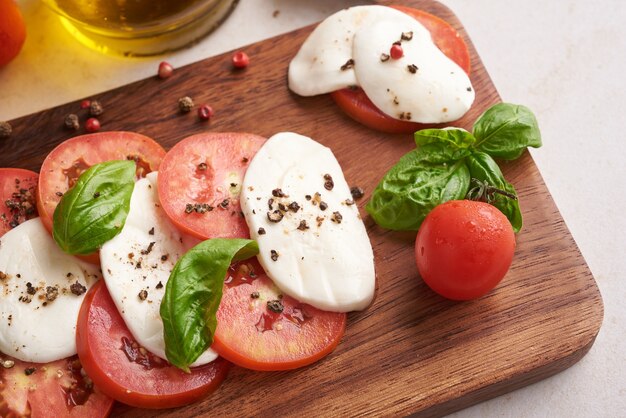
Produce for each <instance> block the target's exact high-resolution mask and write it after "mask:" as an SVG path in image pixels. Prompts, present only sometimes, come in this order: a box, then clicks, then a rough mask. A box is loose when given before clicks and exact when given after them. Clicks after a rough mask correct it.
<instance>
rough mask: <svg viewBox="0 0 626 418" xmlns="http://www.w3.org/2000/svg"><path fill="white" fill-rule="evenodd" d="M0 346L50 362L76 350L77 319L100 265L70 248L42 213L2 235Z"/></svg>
mask: <svg viewBox="0 0 626 418" xmlns="http://www.w3.org/2000/svg"><path fill="white" fill-rule="evenodd" d="M0 272H1V273H0V292H1V297H0V351H1V352H3V353H5V354H7V355H10V356H12V357H15V358H17V359H19V360H22V361H28V362H35V363H47V362H51V361H55V360H60V359H62V358H65V357H69V356H72V355H74V354H76V321H77V319H78V311H79V310H80V305H81V303H82V301H83V299H84V297H85V292H86V290H88V289H89V288H90V287H91V285H92V284H93V283H95V282H96V281H97V280H98V278H99V273H98V267H97V266H93V265H91V264H89V263H86V262H83V261H81V260H80V259H78V258H76V257H74V256H71V255H69V254H66V253H64V252H63V251H62V250H61V249H60V248H59V247H58V246H57V244H56V242H54V240H53V239H52V237H51V236H50V234H49V233H48V231H47V230H46V229H45V228H44V226H43V224H42V223H41V220H40V219H39V218H34V219H31V220H29V221H26V222H24V223H22V224H20V225H19V226H17V227H16V228H14V229H12V230H10V231H9V232H7V233H6V234H5V235H4V236H2V238H0Z"/></svg>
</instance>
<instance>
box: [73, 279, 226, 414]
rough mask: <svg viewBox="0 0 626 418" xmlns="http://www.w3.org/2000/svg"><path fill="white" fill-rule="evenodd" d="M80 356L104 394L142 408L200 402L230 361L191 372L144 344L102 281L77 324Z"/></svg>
mask: <svg viewBox="0 0 626 418" xmlns="http://www.w3.org/2000/svg"><path fill="white" fill-rule="evenodd" d="M76 345H77V350H78V357H79V358H80V360H81V362H82V363H83V367H84V368H85V371H86V372H87V374H88V375H89V376H90V377H91V379H92V380H93V382H94V383H95V384H96V385H97V386H98V387H100V388H101V389H102V391H103V392H104V393H106V394H107V395H109V396H111V397H112V398H114V399H116V400H118V401H120V402H124V403H126V404H128V405H132V406H136V407H139V408H172V407H176V406H182V405H186V404H189V403H191V402H195V401H197V400H198V399H200V398H202V397H204V396H206V395H207V394H209V393H211V392H213V391H214V390H215V389H217V388H218V387H219V385H220V384H221V383H222V381H223V380H224V379H225V378H226V375H227V374H228V369H229V368H230V363H228V362H227V361H225V360H224V359H222V358H217V359H216V360H215V361H213V362H211V363H209V364H207V365H204V366H200V367H196V368H193V369H191V373H189V374H187V373H185V372H183V371H182V370H180V369H178V368H176V367H174V366H171V365H170V364H169V363H167V362H166V361H165V360H161V359H160V358H158V357H156V356H154V355H152V354H151V353H149V352H146V351H145V350H144V349H143V348H142V347H140V346H139V345H138V344H137V342H136V341H135V339H134V338H133V336H132V335H131V333H130V331H129V330H128V328H127V327H126V325H125V324H124V320H123V319H122V317H121V316H120V314H119V312H118V311H117V308H116V307H115V304H114V302H113V300H112V299H111V296H110V295H109V292H108V290H107V288H106V286H105V284H104V281H102V280H100V281H99V282H98V283H96V284H95V285H94V286H93V287H92V288H91V289H90V290H89V292H88V293H87V295H86V296H85V300H84V301H83V304H82V306H81V309H80V313H79V315H78V325H77V327H76Z"/></svg>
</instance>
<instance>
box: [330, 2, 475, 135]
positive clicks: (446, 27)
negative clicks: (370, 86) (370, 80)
mask: <svg viewBox="0 0 626 418" xmlns="http://www.w3.org/2000/svg"><path fill="white" fill-rule="evenodd" d="M391 7H393V8H394V9H398V10H400V11H401V12H404V13H406V14H408V15H409V16H412V17H414V18H415V19H417V20H418V21H419V22H420V23H421V24H422V25H424V26H425V27H426V29H428V30H429V31H430V33H431V35H432V38H433V41H434V42H435V45H437V47H438V48H439V49H440V50H441V51H442V52H443V53H444V54H446V56H448V58H450V59H451V60H452V61H454V62H456V63H457V64H458V65H459V66H460V67H461V68H462V69H463V70H465V72H466V73H467V74H469V73H470V55H469V50H468V48H467V44H466V43H465V41H464V40H463V38H461V36H460V35H459V33H458V32H457V31H456V30H455V29H454V28H453V27H452V26H450V24H448V23H447V22H446V21H445V20H442V19H440V18H438V17H437V16H433V15H431V14H430V13H426V12H424V11H422V10H418V9H413V8H411V7H405V6H391ZM331 97H332V98H333V100H334V101H335V103H337V105H338V106H339V107H340V108H341V110H343V111H344V112H345V113H346V114H348V116H350V117H351V118H352V119H354V120H356V121H357V122H360V123H362V124H363V125H365V126H367V127H368V128H372V129H376V130H379V131H383V132H389V133H412V132H415V131H418V130H420V129H425V128H429V127H432V126H436V125H433V124H421V123H416V122H407V121H402V120H398V119H394V118H392V117H391V116H388V115H386V114H385V113H383V112H381V111H380V110H379V109H378V108H377V107H376V106H375V105H374V104H373V103H372V101H371V100H370V99H369V98H368V97H367V95H366V94H365V92H364V91H363V90H361V89H360V88H348V89H342V90H337V91H335V92H332V93H331Z"/></svg>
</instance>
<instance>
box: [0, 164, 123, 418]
mask: <svg viewBox="0 0 626 418" xmlns="http://www.w3.org/2000/svg"><path fill="white" fill-rule="evenodd" d="M36 184H37V173H34V172H32V171H29V170H22V169H17V168H3V169H0V201H1V202H5V203H4V205H3V206H2V209H1V210H0V213H1V215H0V217H2V222H1V223H0V236H2V235H4V233H5V232H7V230H8V229H10V228H12V227H13V225H14V224H13V223H12V222H18V223H19V222H22V221H24V220H25V219H28V218H30V217H32V216H36V210H35V206H34V204H35V203H34V197H35V186H36ZM7 201H11V202H12V203H9V204H7V203H6V202H7ZM26 203H29V204H30V205H31V206H28V205H26ZM16 204H19V205H20V206H18V207H16V206H15V205H16ZM31 207H32V212H31V211H30V210H29V209H28V208H31ZM5 218H8V219H10V221H9V223H6V222H5V220H6V219H5ZM0 357H1V358H2V361H3V362H4V363H3V365H2V367H0V417H16V416H17V417H21V416H30V417H31V418H45V417H55V418H57V417H58V418H64V417H86V418H101V417H106V416H107V415H108V414H109V412H110V410H111V408H112V407H113V399H111V398H109V397H108V396H106V395H104V394H103V393H102V392H101V391H100V390H99V389H98V388H97V387H95V386H94V385H93V384H92V383H91V381H90V380H89V379H88V378H86V377H85V376H83V374H82V373H81V364H80V361H79V360H78V358H77V357H75V356H74V357H72V358H69V359H63V360H58V361H54V362H50V363H45V364H40V363H28V362H24V361H20V360H17V359H13V358H11V357H9V356H6V355H0ZM11 364H12V365H11Z"/></svg>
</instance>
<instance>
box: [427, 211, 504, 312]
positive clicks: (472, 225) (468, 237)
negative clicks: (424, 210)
mask: <svg viewBox="0 0 626 418" xmlns="http://www.w3.org/2000/svg"><path fill="white" fill-rule="evenodd" d="M514 252H515V234H514V233H513V228H512V227H511V224H510V223H509V221H508V219H507V218H506V216H504V215H503V214H502V212H500V211H499V210H498V209H497V208H495V207H494V206H492V205H490V204H488V203H484V202H476V201H471V200H453V201H449V202H446V203H443V204H441V205H439V206H437V207H435V209H433V210H432V211H431V212H430V213H429V214H428V216H426V218H425V219H424V222H423V223H422V225H421V226H420V229H419V231H418V233H417V239H416V241H415V257H416V260H417V268H418V270H419V273H420V275H421V276H422V279H423V280H424V282H426V284H427V285H428V286H430V288H431V289H432V290H434V291H435V292H437V293H438V294H440V295H441V296H443V297H446V298H448V299H453V300H469V299H474V298H477V297H480V296H482V295H484V294H485V293H487V292H489V291H490V290H491V289H493V288H494V287H495V286H496V285H497V284H498V283H500V280H502V278H503V277H504V275H505V274H506V272H507V271H508V270H509V267H510V266H511V261H512V260H513V253H514Z"/></svg>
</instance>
